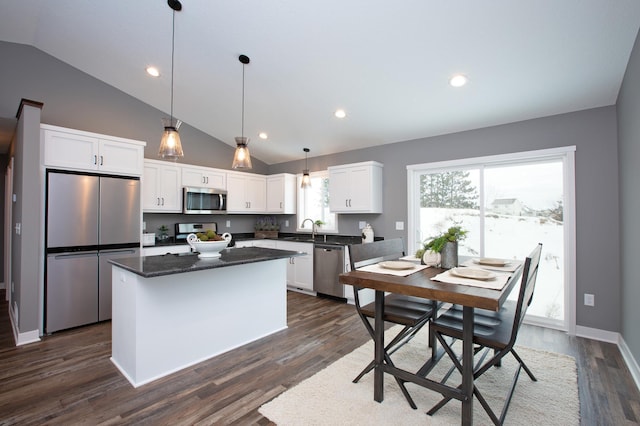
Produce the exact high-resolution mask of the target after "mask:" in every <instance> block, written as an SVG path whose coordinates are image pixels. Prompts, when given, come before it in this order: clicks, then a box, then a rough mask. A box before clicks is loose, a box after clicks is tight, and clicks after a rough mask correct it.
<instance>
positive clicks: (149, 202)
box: [142, 160, 182, 213]
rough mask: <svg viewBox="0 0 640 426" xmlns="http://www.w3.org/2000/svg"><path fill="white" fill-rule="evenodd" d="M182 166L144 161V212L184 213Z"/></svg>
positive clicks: (164, 162) (156, 161)
mask: <svg viewBox="0 0 640 426" xmlns="http://www.w3.org/2000/svg"><path fill="white" fill-rule="evenodd" d="M180 181H181V170H180V166H178V165H176V164H173V163H168V162H166V161H158V160H144V175H143V176H142V210H143V211H144V212H158V213H160V212H162V213H167V212H173V213H180V212H182V184H181V182H180Z"/></svg>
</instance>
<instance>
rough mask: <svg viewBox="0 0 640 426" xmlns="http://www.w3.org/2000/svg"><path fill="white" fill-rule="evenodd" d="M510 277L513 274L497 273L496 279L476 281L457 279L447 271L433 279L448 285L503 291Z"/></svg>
mask: <svg viewBox="0 0 640 426" xmlns="http://www.w3.org/2000/svg"><path fill="white" fill-rule="evenodd" d="M510 276H511V274H501V273H496V277H495V278H493V279H491V280H474V279H471V278H462V277H456V276H455V275H452V274H451V273H450V272H449V271H445V272H443V273H441V274H438V275H436V276H435V277H433V278H431V279H432V280H434V281H440V282H443V283H448V284H462V285H468V286H472V287H482V288H489V289H491V290H502V287H504V285H505V284H506V283H507V281H509V277H510Z"/></svg>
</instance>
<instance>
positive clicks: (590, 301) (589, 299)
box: [584, 293, 596, 306]
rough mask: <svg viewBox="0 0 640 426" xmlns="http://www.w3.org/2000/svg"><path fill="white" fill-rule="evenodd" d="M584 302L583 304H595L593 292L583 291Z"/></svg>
mask: <svg viewBox="0 0 640 426" xmlns="http://www.w3.org/2000/svg"><path fill="white" fill-rule="evenodd" d="M584 304H585V306H595V304H596V301H595V297H594V295H593V294H589V293H585V294H584Z"/></svg>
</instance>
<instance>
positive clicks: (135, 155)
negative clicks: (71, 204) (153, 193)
mask: <svg viewBox="0 0 640 426" xmlns="http://www.w3.org/2000/svg"><path fill="white" fill-rule="evenodd" d="M41 129H42V141H43V144H44V164H45V166H47V167H58V168H61V169H67V170H82V171H90V172H104V173H110V174H117V175H126V176H141V175H142V173H143V163H144V147H145V145H146V143H145V142H140V141H134V140H130V139H123V138H118V137H115V136H105V135H99V134H96V133H89V132H84V131H81V130H74V129H66V128H64V127H57V126H50V125H46V124H43V125H41Z"/></svg>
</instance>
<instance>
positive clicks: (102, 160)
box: [100, 155, 104, 166]
mask: <svg viewBox="0 0 640 426" xmlns="http://www.w3.org/2000/svg"><path fill="white" fill-rule="evenodd" d="M103 164H104V157H103V156H102V155H101V156H100V165H101V166H102V165H103Z"/></svg>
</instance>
